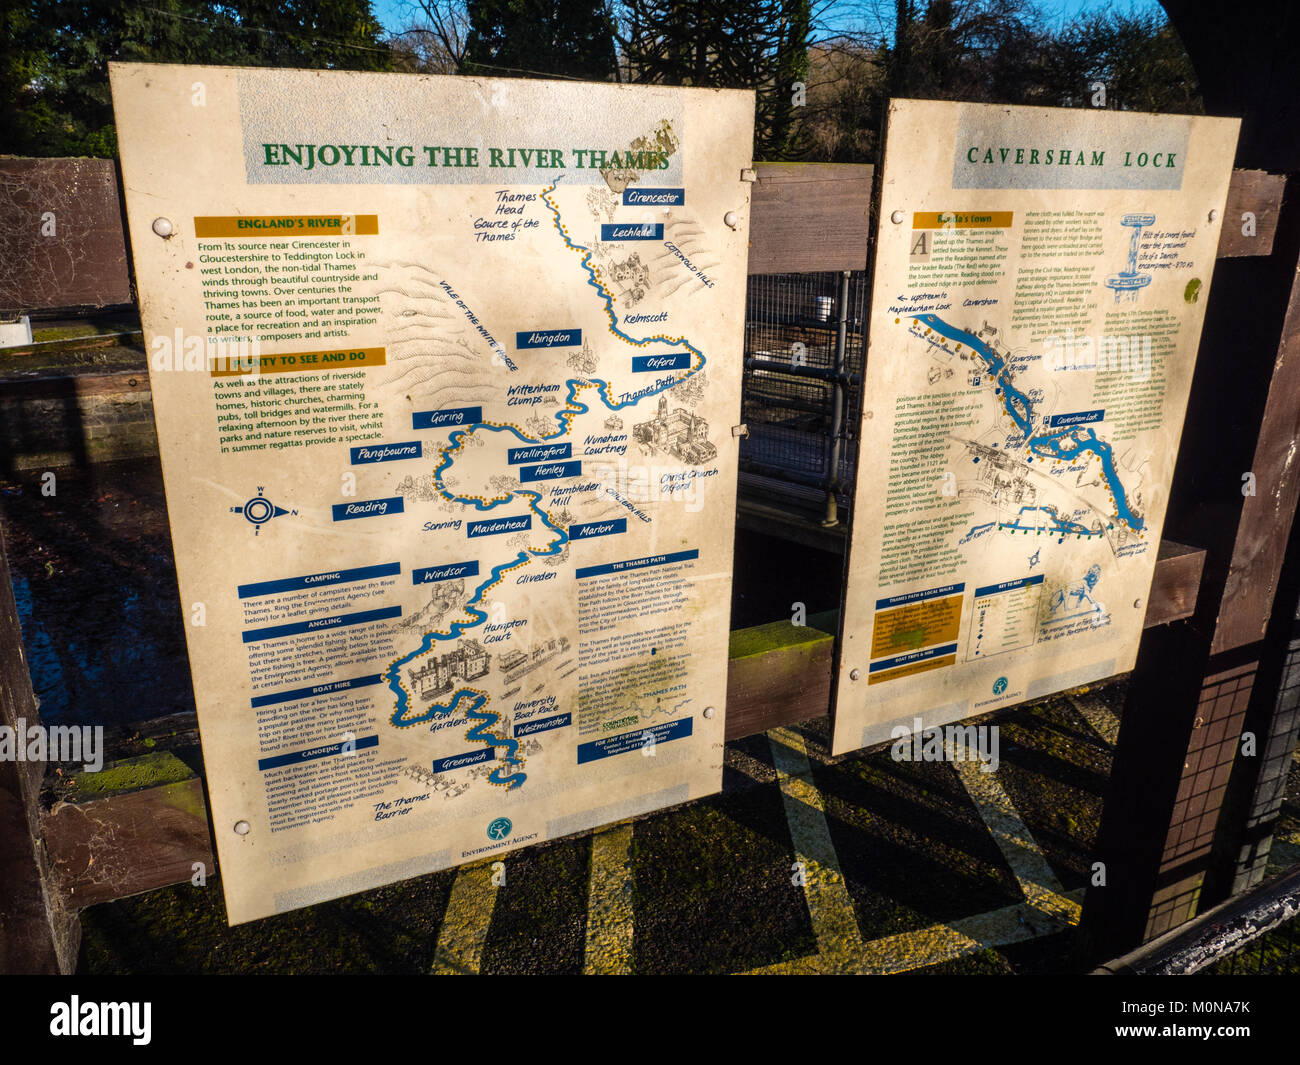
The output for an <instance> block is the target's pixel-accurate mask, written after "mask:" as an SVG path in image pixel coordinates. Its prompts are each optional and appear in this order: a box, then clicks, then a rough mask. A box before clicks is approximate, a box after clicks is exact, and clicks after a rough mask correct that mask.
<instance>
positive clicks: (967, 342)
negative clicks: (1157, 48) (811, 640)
mask: <svg viewBox="0 0 1300 1065" xmlns="http://www.w3.org/2000/svg"><path fill="white" fill-rule="evenodd" d="M1237 129H1238V121H1237V120H1236V119H1220V118H1193V117H1185V116H1177V115H1146V114H1130V113H1122V112H1114V111H1088V110H1049V109H1042V108H1022V107H1001V106H990V105H978V104H956V103H940V102H920V101H914V100H897V101H895V102H894V103H893V105H892V106H891V108H890V114H889V126H888V139H887V142H886V150H885V164H884V172H883V182H882V200H881V208H880V215H879V221H878V226H879V237H878V244H877V253H876V266H875V277H874V283H873V284H874V288H873V292H872V298H871V337H870V344H869V349H868V359H867V371H866V380H865V385H864V389H865V394H864V400H863V413H862V422H861V433H860V437H859V440H860V455H859V462H858V467H857V487H856V496H855V499H856V503H855V507H854V515H853V526H852V530H851V535H850V548H849V550H850V554H849V565H848V573H849V578H848V582H847V587H846V590H845V600H844V606H843V610H842V611H841V618H842V629H841V634H840V641H839V651H838V663H837V664H838V672H837V680H836V684H835V708H834V751H835V753H836V754H840V753H843V752H845V751H850V750H853V749H855V748H858V747H863V746H868V745H871V744H874V743H878V742H881V741H882V740H887V739H890V738H899V737H902V736H905V735H909V734H911V733H914V732H916V731H918V730H919V729H929V728H932V727H938V726H942V725H945V724H948V723H951V722H953V721H957V720H959V719H962V718H966V717H970V716H972V715H975V714H979V713H982V712H985V711H988V710H993V709H996V708H998V707H1001V706H1007V705H1011V704H1014V703H1019V702H1023V701H1025V700H1027V699H1034V698H1038V697H1041V696H1044V695H1048V694H1050V693H1052V692H1055V691H1060V690H1062V689H1065V688H1071V687H1075V686H1077V685H1081V684H1086V683H1089V682H1091V681H1095V680H1099V679H1101V678H1104V677H1108V676H1112V675H1114V674H1116V673H1122V672H1124V671H1126V670H1129V669H1131V668H1132V667H1133V664H1134V661H1135V659H1136V655H1137V646H1138V640H1139V638H1140V636H1141V632H1142V623H1143V618H1144V616H1145V612H1146V605H1147V594H1148V590H1149V588H1150V585H1151V578H1152V574H1153V572H1154V568H1155V562H1156V554H1157V551H1158V548H1159V544H1160V531H1161V527H1162V525H1163V523H1164V515H1165V507H1166V504H1167V502H1168V493H1169V483H1170V479H1171V477H1172V474H1173V469H1174V461H1175V459H1176V457H1177V450H1178V440H1179V436H1180V434H1181V432H1182V425H1183V415H1184V411H1185V408H1186V405H1187V393H1188V389H1189V387H1190V384H1191V377H1192V370H1193V367H1194V365H1195V359H1196V351H1197V346H1198V344H1199V341H1200V333H1201V322H1202V318H1203V316H1204V311H1205V301H1206V297H1207V295H1208V291H1209V284H1210V276H1211V273H1212V271H1213V267H1214V261H1215V252H1216V249H1217V247H1218V242H1219V233H1220V228H1221V227H1222V226H1223V225H1241V224H1242V223H1241V221H1240V220H1234V219H1224V218H1223V209H1224V201H1225V198H1226V196H1227V190H1228V181H1229V178H1230V176H1231V167H1232V158H1233V154H1234V152H1235V148H1236V138H1237Z"/></svg>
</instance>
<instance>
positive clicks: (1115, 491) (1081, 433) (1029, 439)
mask: <svg viewBox="0 0 1300 1065" xmlns="http://www.w3.org/2000/svg"><path fill="white" fill-rule="evenodd" d="M914 317H915V319H916V321H918V322H921V323H923V324H924V325H926V326H928V327H929V328H931V329H933V330H934V331H935V332H936V333H939V334H940V335H941V336H945V337H947V338H948V339H949V340H952V341H955V342H956V343H959V344H966V345H967V346H969V347H970V349H971V350H972V351H974V352H975V353H976V354H977V355H979V357H980V358H981V359H983V360H984V363H985V365H986V366H987V367H988V372H989V373H990V374H991V375H992V376H993V379H994V380H995V381H997V383H998V387H999V390H1000V393H1001V395H1002V404H1003V408H1004V409H1005V410H1006V413H1007V415H1008V416H1009V417H1010V418H1011V420H1012V421H1014V422H1015V423H1016V426H1017V427H1018V428H1019V429H1020V433H1021V435H1022V436H1023V438H1024V440H1025V446H1026V447H1027V448H1028V449H1029V450H1030V451H1032V452H1033V453H1034V454H1035V455H1038V456H1039V457H1041V458H1054V459H1062V460H1063V461H1066V462H1069V461H1071V460H1073V459H1076V458H1078V457H1079V456H1080V454H1081V453H1082V452H1085V451H1090V452H1092V453H1093V454H1094V455H1096V456H1097V459H1098V460H1099V461H1100V463H1101V470H1102V474H1103V476H1104V477H1105V478H1106V483H1107V485H1108V486H1109V487H1110V491H1111V496H1112V497H1113V498H1114V500H1115V514H1116V517H1117V518H1119V520H1120V521H1122V522H1124V523H1125V524H1126V525H1128V527H1129V528H1131V529H1132V530H1133V531H1134V532H1141V531H1142V530H1143V529H1144V528H1145V527H1146V526H1145V524H1144V523H1143V521H1142V518H1141V517H1140V516H1139V515H1138V514H1136V513H1134V512H1133V511H1132V509H1130V507H1129V504H1128V497H1127V495H1126V494H1125V492H1124V485H1123V484H1122V483H1121V482H1120V479H1119V473H1118V472H1117V471H1116V469H1115V457H1114V454H1113V452H1112V451H1111V446H1110V444H1108V443H1107V442H1106V441H1105V440H1101V439H1099V438H1098V436H1097V434H1096V433H1094V432H1093V431H1092V429H1091V428H1089V427H1088V426H1072V427H1069V428H1064V429H1057V430H1053V431H1048V432H1041V433H1034V407H1033V403H1032V402H1031V401H1030V399H1029V397H1028V396H1026V395H1025V394H1024V393H1023V392H1021V391H1020V390H1019V389H1018V388H1016V386H1015V384H1014V383H1013V382H1012V379H1011V371H1010V369H1009V368H1008V367H1007V363H1006V360H1005V359H1003V358H1002V356H1001V355H999V354H998V353H997V352H996V351H994V350H993V349H992V348H990V347H989V346H988V345H987V344H985V343H984V341H982V340H981V339H980V338H979V337H977V336H976V335H975V334H974V333H968V332H966V331H965V330H964V329H958V328H957V327H956V326H954V325H950V324H949V323H947V322H945V321H944V320H943V319H942V318H940V317H939V316H938V315H937V314H918V315H915V316H914ZM1031 461H1032V460H1031ZM1034 509H1048V508H1034V507H1022V508H1021V510H1020V513H1021V514H1022V515H1023V514H1024V512H1025V511H1026V510H1034ZM1051 515H1052V520H1053V522H1055V524H1056V527H1055V528H1053V529H1051V530H1050V531H1052V532H1059V533H1073V534H1075V535H1079V536H1082V535H1085V534H1087V533H1088V530H1086V529H1084V527H1083V526H1081V525H1077V524H1075V523H1073V522H1068V521H1064V520H1062V519H1061V518H1059V517H1058V516H1057V515H1056V512H1055V511H1054V510H1052V511H1051ZM999 528H1003V529H1011V530H1016V531H1040V530H1041V529H1042V528H1043V527H1042V526H1040V525H1033V526H1028V527H1026V526H1023V525H1020V524H1019V519H1017V520H1016V522H1014V523H1013V522H1007V523H1003V524H1000V525H999ZM1098 535H1099V534H1098Z"/></svg>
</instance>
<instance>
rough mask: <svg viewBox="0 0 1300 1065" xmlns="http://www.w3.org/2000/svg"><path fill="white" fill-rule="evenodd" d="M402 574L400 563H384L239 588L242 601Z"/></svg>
mask: <svg viewBox="0 0 1300 1065" xmlns="http://www.w3.org/2000/svg"><path fill="white" fill-rule="evenodd" d="M401 572H402V564H401V563H400V562H384V563H381V564H380V565H378V566H359V567H357V568H356V569H336V570H331V571H330V572H328V573H309V574H307V575H306V576H304V577H284V578H282V579H281V580H278V581H258V582H256V583H254V584H241V585H240V586H239V598H240V599H252V598H254V597H255V596H259V595H276V594H278V593H279V592H297V591H301V590H302V589H303V588H317V587H319V586H320V585H322V584H347V583H349V582H350V581H368V580H371V579H373V578H375V577H392V576H394V575H396V574H398V573H401Z"/></svg>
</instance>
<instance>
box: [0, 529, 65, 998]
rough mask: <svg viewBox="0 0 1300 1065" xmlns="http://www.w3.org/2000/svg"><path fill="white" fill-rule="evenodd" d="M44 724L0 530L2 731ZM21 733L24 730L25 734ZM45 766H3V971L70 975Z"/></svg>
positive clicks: (19, 736) (19, 737) (18, 734)
mask: <svg viewBox="0 0 1300 1065" xmlns="http://www.w3.org/2000/svg"><path fill="white" fill-rule="evenodd" d="M34 725H39V717H38V716H37V712H36V697H35V696H34V695H33V694H32V683H31V677H30V676H29V674H28V672H27V662H26V659H25V658H24V656H23V641H22V632H21V630H20V629H19V626H18V607H17V605H16V604H15V602H14V594H13V587H12V585H11V584H10V583H9V560H8V559H7V558H6V556H5V550H4V534H3V533H2V532H0V726H7V727H8V728H11V729H14V730H15V737H14V739H15V745H17V744H20V743H23V742H24V741H25V739H26V736H25V733H26V730H27V729H28V728H30V727H32V726H34ZM20 730H21V731H20ZM44 775H45V763H44V762H27V761H22V762H20V761H17V760H10V759H3V760H0V972H2V973H70V972H72V971H73V969H75V968H76V965H77V949H78V947H79V946H80V942H81V924H80V922H79V921H78V920H77V916H76V913H75V912H72V911H69V910H67V909H66V908H65V907H64V905H63V901H62V898H61V894H60V892H59V891H58V890H57V889H56V887H55V884H54V879H53V877H52V876H51V874H50V867H49V861H48V859H47V857H46V853H45V844H44V841H43V839H42V836H41V817H40V790H41V779H42V777H44Z"/></svg>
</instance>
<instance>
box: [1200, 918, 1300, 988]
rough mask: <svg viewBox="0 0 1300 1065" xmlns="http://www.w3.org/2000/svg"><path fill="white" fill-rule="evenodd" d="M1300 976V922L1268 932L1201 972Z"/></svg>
mask: <svg viewBox="0 0 1300 1065" xmlns="http://www.w3.org/2000/svg"><path fill="white" fill-rule="evenodd" d="M1282 973H1287V974H1290V975H1294V974H1296V973H1300V919H1297V920H1293V921H1288V922H1287V923H1286V924H1283V925H1280V926H1278V927H1277V928H1274V929H1272V930H1271V931H1269V932H1266V933H1265V934H1264V935H1262V936H1260V937H1259V938H1258V939H1253V940H1251V941H1250V942H1249V943H1247V944H1246V945H1245V946H1244V947H1242V948H1240V949H1239V950H1237V951H1234V952H1233V953H1232V954H1229V955H1228V956H1227V957H1226V958H1220V959H1219V960H1218V961H1216V962H1215V963H1214V964H1213V965H1208V966H1206V967H1205V968H1204V969H1201V970H1200V974H1201V975H1205V974H1212V975H1215V976H1265V975H1273V976H1275V975H1279V974H1282Z"/></svg>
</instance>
